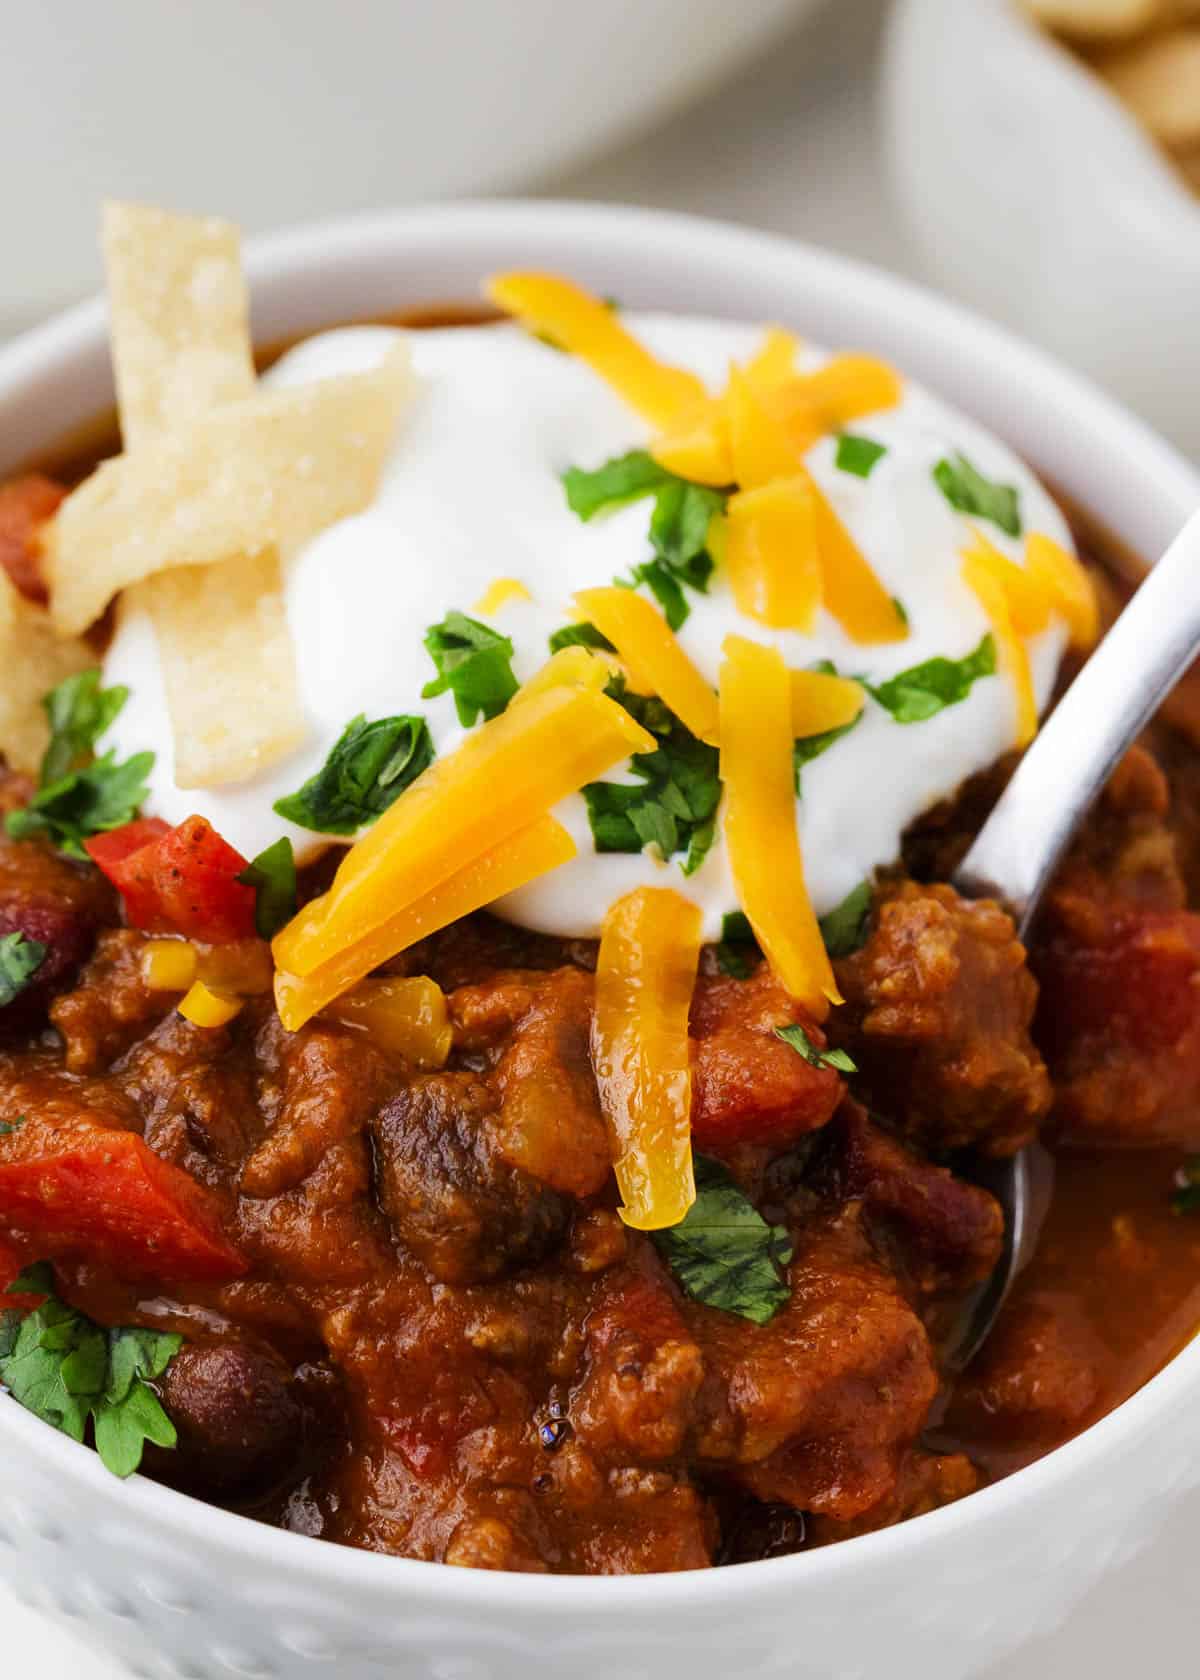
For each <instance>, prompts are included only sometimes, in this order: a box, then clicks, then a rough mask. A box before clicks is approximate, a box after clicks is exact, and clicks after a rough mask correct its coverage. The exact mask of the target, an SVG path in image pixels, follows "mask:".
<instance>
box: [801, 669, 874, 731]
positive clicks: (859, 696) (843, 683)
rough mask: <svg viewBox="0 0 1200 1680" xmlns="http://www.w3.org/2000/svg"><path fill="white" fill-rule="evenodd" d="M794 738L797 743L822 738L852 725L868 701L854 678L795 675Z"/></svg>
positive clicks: (814, 673) (823, 673) (813, 673)
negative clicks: (806, 737) (810, 737)
mask: <svg viewBox="0 0 1200 1680" xmlns="http://www.w3.org/2000/svg"><path fill="white" fill-rule="evenodd" d="M791 682H792V734H793V736H794V737H795V738H796V740H797V741H799V740H803V739H804V737H805V736H807V735H823V734H824V733H825V731H826V730H827V729H844V728H845V727H846V725H847V724H848V723H853V722H854V720H855V718H857V717H858V715H859V713H860V712H861V711H862V709H863V707H864V706H865V705H866V702H867V697H866V694H865V693H864V691H863V688H862V685H861V684H860V683H856V682H855V681H854V679H853V677H835V676H832V675H831V674H830V673H829V672H826V671H793V672H791Z"/></svg>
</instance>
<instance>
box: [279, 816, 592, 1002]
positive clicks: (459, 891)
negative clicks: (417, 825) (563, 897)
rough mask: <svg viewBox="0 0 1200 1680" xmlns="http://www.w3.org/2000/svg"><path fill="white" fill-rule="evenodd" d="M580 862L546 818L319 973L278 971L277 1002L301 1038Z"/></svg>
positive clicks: (446, 882)
mask: <svg viewBox="0 0 1200 1680" xmlns="http://www.w3.org/2000/svg"><path fill="white" fill-rule="evenodd" d="M574 856H575V842H574V841H573V840H572V839H571V836H570V835H569V834H568V833H567V831H566V829H565V828H563V826H562V824H561V823H558V822H556V821H555V820H554V818H553V817H550V816H541V817H538V818H537V819H536V820H535V821H534V822H532V823H530V824H529V825H528V826H527V827H525V828H522V829H519V830H518V831H517V832H516V833H515V834H511V835H509V836H508V838H507V839H505V840H501V841H499V842H498V843H497V844H496V845H494V846H492V847H491V848H490V849H489V850H488V851H486V852H484V853H482V854H481V855H480V856H478V857H476V858H473V859H472V860H471V862H470V863H468V864H466V865H464V866H463V867H462V868H460V869H458V870H456V871H455V872H454V874H452V875H451V876H449V877H448V878H447V879H446V880H444V881H442V882H441V883H440V884H439V885H438V886H436V887H434V888H433V889H432V890H431V891H429V892H427V893H425V894H424V896H423V897H422V898H420V899H418V900H416V902H414V903H412V904H409V905H408V906H406V907H405V908H404V909H401V910H397V911H396V912H395V913H393V914H392V915H390V916H388V917H387V918H386V920H384V921H383V922H381V923H379V925H378V926H376V927H375V928H373V929H372V930H371V932H369V933H366V934H364V935H363V937H362V938H361V939H359V940H358V941H357V942H356V943H355V944H352V945H350V946H347V947H346V949H345V950H343V951H341V952H339V953H338V955H337V956H335V957H332V958H330V959H329V961H327V962H325V963H322V964H321V965H320V966H319V967H317V968H314V969H313V970H312V971H311V973H309V974H306V975H299V974H293V973H289V972H288V970H287V969H285V968H279V969H277V970H276V972H275V1003H276V1007H277V1008H278V1010H279V1018H280V1020H281V1021H282V1022H283V1024H284V1026H285V1027H286V1028H287V1030H288V1031H289V1032H295V1031H296V1030H297V1029H298V1028H300V1027H302V1026H303V1025H304V1023H305V1022H306V1021H309V1020H311V1019H312V1017H313V1016H314V1015H316V1014H317V1013H318V1011H320V1010H322V1009H325V1008H326V1007H327V1006H329V1005H330V1004H332V1003H333V1002H334V1000H335V999H338V998H343V994H345V993H348V992H350V991H351V989H352V988H353V987H357V986H358V984H359V982H360V981H361V980H363V979H364V978H365V977H366V976H367V975H368V974H370V973H371V971H372V970H373V969H376V968H378V967H379V965H380V963H384V962H387V961H388V960H389V959H390V958H391V957H394V956H396V955H397V954H398V953H399V952H400V951H406V950H408V948H409V946H410V945H415V944H416V943H417V941H418V940H419V939H425V938H427V937H428V936H429V935H430V934H431V933H437V932H438V930H439V929H440V928H444V927H449V925H450V923H451V922H456V921H458V920H459V919H460V917H462V916H469V915H470V914H471V912H472V911H473V910H481V909H482V908H483V907H484V906H485V905H487V904H491V903H493V902H494V901H495V900H496V899H497V898H502V897H503V896H504V894H505V893H509V892H515V891H516V890H517V888H518V887H523V886H524V885H525V884H526V883H527V882H528V881H532V880H535V879H536V878H537V877H538V876H539V875H546V874H548V873H549V871H550V870H552V869H557V868H558V866H559V864H561V863H567V862H569V861H570V859H571V858H573V857H574Z"/></svg>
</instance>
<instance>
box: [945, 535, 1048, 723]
mask: <svg viewBox="0 0 1200 1680" xmlns="http://www.w3.org/2000/svg"><path fill="white" fill-rule="evenodd" d="M962 575H963V579H964V581H965V582H966V583H967V585H968V587H969V588H971V589H972V590H973V591H974V593H975V596H976V598H977V599H978V601H979V604H980V605H981V606H982V608H983V610H984V612H985V613H986V614H987V616H988V622H989V623H990V624H991V627H992V635H993V636H994V637H995V638H996V656H997V658H998V660H999V663H1000V669H1001V671H1002V672H1003V673H1004V675H1005V676H1006V677H1007V678H1008V681H1009V683H1010V684H1011V686H1012V691H1013V699H1014V701H1015V704H1016V714H1017V739H1016V744H1017V746H1018V747H1027V746H1028V745H1029V743H1030V741H1032V740H1033V738H1034V736H1035V735H1036V734H1037V727H1038V713H1037V698H1036V696H1035V694H1034V691H1033V673H1032V672H1031V671H1030V668H1029V655H1028V653H1027V652H1026V651H1025V643H1024V642H1023V641H1022V640H1021V636H1020V632H1019V631H1018V630H1017V627H1016V625H1015V624H1014V622H1013V614H1012V608H1011V606H1010V604H1009V599H1008V595H1007V594H1006V592H1005V588H1004V585H1003V584H1002V583H1001V582H999V581H998V579H997V577H996V575H995V572H994V571H993V570H992V569H991V568H990V567H989V566H988V565H986V564H985V563H984V562H983V561H982V560H981V559H980V557H979V554H978V553H977V552H969V553H967V554H966V555H964V557H963V563H962Z"/></svg>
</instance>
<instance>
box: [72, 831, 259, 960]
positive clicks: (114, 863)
mask: <svg viewBox="0 0 1200 1680" xmlns="http://www.w3.org/2000/svg"><path fill="white" fill-rule="evenodd" d="M134 830H137V833H136V834H135V833H134V832H133V831H134ZM135 842H140V843H135ZM84 845H85V847H86V850H87V853H88V856H89V857H90V858H91V859H92V861H93V862H94V863H95V864H96V865H97V866H98V867H99V868H100V869H101V870H103V872H104V874H105V875H107V876H108V878H109V880H110V881H111V882H112V884H113V886H114V887H116V889H117V891H118V892H119V893H120V895H121V898H122V899H123V901H124V904H125V916H126V919H127V920H128V922H129V924H130V926H132V927H135V928H141V930H142V931H143V933H179V934H182V935H183V937H184V938H185V939H201V940H204V941H205V943H206V944H209V945H226V944H229V943H231V942H232V941H233V940H235V939H253V937H254V897H255V895H254V888H253V887H248V886H245V885H244V884H243V883H242V882H241V881H239V880H238V879H237V877H238V876H239V875H240V874H241V872H242V871H243V870H244V869H245V868H246V859H245V858H244V857H243V856H242V854H241V853H240V852H238V851H235V850H234V848H233V847H232V846H231V845H229V844H228V842H227V841H225V840H222V838H221V836H220V835H219V834H218V833H217V831H216V829H215V828H213V826H212V824H211V823H209V822H207V821H206V820H205V819H204V818H203V817H187V818H185V820H184V821H183V822H181V823H180V824H179V825H178V826H177V827H176V828H168V827H167V826H166V824H165V823H159V821H158V819H157V818H154V817H149V818H140V819H139V820H138V821H137V822H132V823H127V824H126V825H125V827H124V828H115V829H113V830H111V831H110V832H109V833H108V834H98V835H96V836H95V838H94V839H91V840H87V841H85V842H84Z"/></svg>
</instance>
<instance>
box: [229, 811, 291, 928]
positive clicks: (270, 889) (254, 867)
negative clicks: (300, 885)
mask: <svg viewBox="0 0 1200 1680" xmlns="http://www.w3.org/2000/svg"><path fill="white" fill-rule="evenodd" d="M238 880H239V881H240V882H241V883H242V885H243V886H246V887H253V888H254V895H255V896H254V927H255V930H256V932H257V934H258V937H259V938H260V939H274V937H275V935H276V934H277V933H278V932H279V930H280V928H281V927H283V926H284V925H285V924H286V923H288V922H290V921H291V919H292V917H293V916H294V915H295V914H296V854H295V852H294V851H293V850H292V842H291V841H290V840H289V839H288V838H287V836H286V835H284V837H283V838H282V839H281V840H276V841H275V843H274V845H272V846H268V847H267V848H266V849H265V851H261V852H259V854H258V856H257V857H256V858H252V859H251V860H250V862H249V863H248V864H247V865H246V867H245V869H243V870H242V873H241V874H240V875H239V876H238Z"/></svg>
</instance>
